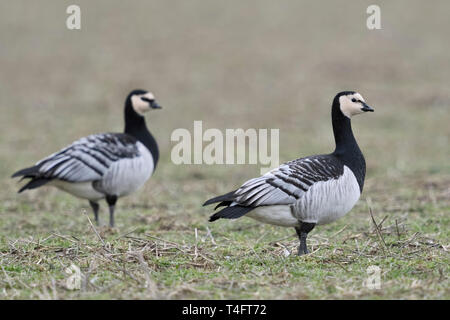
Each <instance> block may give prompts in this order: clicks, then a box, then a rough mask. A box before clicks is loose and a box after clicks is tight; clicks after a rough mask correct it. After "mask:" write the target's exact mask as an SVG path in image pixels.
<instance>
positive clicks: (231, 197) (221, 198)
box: [203, 190, 236, 208]
mask: <svg viewBox="0 0 450 320" xmlns="http://www.w3.org/2000/svg"><path fill="white" fill-rule="evenodd" d="M235 192H236V190H234V191H231V192H228V193H227V194H224V195H221V196H218V197H215V198H212V199H209V200H208V201H206V202H205V203H204V204H203V206H207V205H209V204H211V203H216V202H228V201H233V200H234V193H235ZM230 203H231V202H230ZM219 206H220V205H219ZM216 208H217V207H216Z"/></svg>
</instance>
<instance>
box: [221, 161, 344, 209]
mask: <svg viewBox="0 0 450 320" xmlns="http://www.w3.org/2000/svg"><path fill="white" fill-rule="evenodd" d="M343 170H344V167H343V165H342V164H341V163H340V161H339V160H338V159H336V158H334V157H333V156H331V155H323V156H312V157H307V158H302V159H297V160H293V161H290V162H287V163H285V164H283V165H281V166H280V167H278V168H276V169H274V170H272V171H270V172H268V173H266V174H265V175H263V176H261V177H258V178H254V179H251V180H249V181H247V182H246V183H244V184H243V185H242V186H241V187H240V188H239V189H238V190H236V191H235V192H234V193H233V194H232V195H231V196H230V197H229V199H228V201H231V202H232V203H233V204H232V205H239V206H248V207H258V206H267V205H283V204H285V205H288V204H293V203H295V202H296V201H297V200H298V199H300V198H301V197H302V196H303V195H304V194H305V193H306V192H307V191H308V190H309V188H310V187H311V186H312V185H313V184H315V183H317V182H319V181H328V180H331V179H337V178H339V177H340V176H341V175H342V174H343ZM230 204H231V203H230Z"/></svg>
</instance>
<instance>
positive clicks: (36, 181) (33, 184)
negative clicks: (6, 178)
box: [11, 165, 51, 193]
mask: <svg viewBox="0 0 450 320" xmlns="http://www.w3.org/2000/svg"><path fill="white" fill-rule="evenodd" d="M39 168H40V166H39V165H37V166H33V167H29V168H25V169H22V170H19V171H17V172H16V173H14V174H13V175H12V176H11V178H16V177H22V179H25V178H31V180H30V181H28V183H27V184H26V185H24V186H23V187H22V188H20V190H19V193H21V192H22V191H24V190H27V189H36V188H39V187H40V186H42V185H44V184H46V183H47V182H49V181H50V180H51V179H49V178H42V177H39Z"/></svg>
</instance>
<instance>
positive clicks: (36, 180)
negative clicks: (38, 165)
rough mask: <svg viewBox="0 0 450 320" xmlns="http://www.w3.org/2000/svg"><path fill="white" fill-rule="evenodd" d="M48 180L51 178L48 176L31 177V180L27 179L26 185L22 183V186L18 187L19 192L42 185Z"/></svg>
mask: <svg viewBox="0 0 450 320" xmlns="http://www.w3.org/2000/svg"><path fill="white" fill-rule="evenodd" d="M50 180H52V179H48V178H32V179H31V181H28V183H27V184H26V185H24V186H23V187H22V188H20V190H19V193H21V192H22V191H25V190H27V189H36V188H39V187H40V186H43V185H44V184H46V183H47V182H49V181H50Z"/></svg>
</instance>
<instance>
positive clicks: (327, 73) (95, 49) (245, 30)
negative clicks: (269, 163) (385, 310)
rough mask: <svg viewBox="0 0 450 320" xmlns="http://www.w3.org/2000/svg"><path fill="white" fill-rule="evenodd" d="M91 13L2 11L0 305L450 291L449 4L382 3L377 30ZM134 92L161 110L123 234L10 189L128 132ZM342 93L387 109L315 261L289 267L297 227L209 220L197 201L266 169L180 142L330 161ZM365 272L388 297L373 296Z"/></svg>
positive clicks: (311, 19)
mask: <svg viewBox="0 0 450 320" xmlns="http://www.w3.org/2000/svg"><path fill="white" fill-rule="evenodd" d="M102 3H103V6H102V5H101V4H102ZM78 4H79V5H80V6H81V8H82V17H83V19H84V20H83V22H82V30H81V31H77V32H72V31H68V30H67V29H65V27H64V19H65V17H66V16H65V9H66V6H65V4H64V3H63V2H61V3H60V2H58V3H56V2H54V1H53V2H50V1H48V2H47V5H46V6H45V9H44V4H42V2H39V4H32V3H29V1H27V2H25V1H15V2H14V4H12V3H8V8H0V43H2V44H6V45H4V46H2V49H1V50H0V69H1V70H2V72H0V84H1V85H0V115H1V116H0V164H1V166H0V182H1V186H2V188H1V190H0V299H158V298H160V299H188V298H192V299H242V298H251V299H263V298H267V299H346V298H349V299H414V298H417V299H449V298H450V292H449V291H450V290H449V288H450V286H449V279H448V276H449V265H450V263H449V262H450V261H449V253H448V250H449V226H450V221H449V213H450V190H449V185H450V164H449V159H450V147H449V146H450V140H449V137H450V126H449V125H448V115H449V109H450V96H449V91H448V83H449V82H450V77H449V75H450V72H449V70H450V64H449V63H450V62H449V59H448V52H449V51H450V42H449V41H448V39H447V33H446V32H445V30H448V29H449V28H450V20H449V19H448V17H447V16H446V13H447V12H448V9H449V5H448V2H446V1H441V2H438V1H436V3H434V4H433V6H432V7H430V6H429V5H428V4H427V3H424V2H422V1H396V2H395V3H391V2H389V3H388V2H386V3H384V2H383V4H382V19H383V20H382V27H383V29H382V30H379V31H368V30H367V29H366V28H365V17H366V16H365V10H366V8H367V6H368V5H369V4H372V3H371V2H367V3H364V2H361V1H357V2H356V1H355V2H353V3H345V4H343V3H340V4H339V5H338V4H329V5H327V6H324V5H323V4H318V3H317V2H314V1H286V2H283V3H279V2H277V3H275V2H273V1H254V2H250V3H249V2H247V1H245V2H237V1H236V2H234V3H233V5H231V4H230V3H228V2H221V1H207V2H205V1H200V0H199V1H194V0H193V1H189V3H188V2H186V1H178V2H177V3H176V5H173V4H167V3H166V2H163V1H155V2H148V1H142V2H139V1H134V2H133V4H128V3H127V5H126V6H125V5H123V4H122V2H120V1H116V2H113V1H107V2H106V1H105V2H101V1H99V2H96V3H95V5H94V4H92V2H88V1H79V2H78ZM1 6H2V5H0V7H1ZM406 7H407V8H408V10H409V11H408V13H407V14H405V8H406ZM423 12H427V14H423ZM430 16H433V17H434V18H433V19H432V20H430V19H429V18H428V17H430ZM249 17H251V19H249ZM349 17H351V18H349ZM134 88H144V89H149V90H151V91H153V92H154V93H155V95H156V97H157V99H158V100H159V101H160V103H161V105H163V108H164V109H162V110H159V111H157V112H152V113H150V114H149V115H148V122H149V127H150V128H151V130H152V132H154V134H155V136H156V138H157V140H158V143H159V146H160V150H161V160H160V163H159V164H158V168H157V170H156V172H155V175H154V176H153V177H152V179H151V180H150V181H149V182H148V183H147V184H146V185H145V187H144V188H143V189H142V190H140V191H139V192H137V193H136V194H134V195H132V196H130V197H128V198H124V199H120V200H119V202H118V205H117V211H116V212H117V213H116V224H117V227H116V229H113V230H109V229H108V228H105V227H100V228H98V229H95V230H94V229H93V228H92V227H91V225H90V223H89V220H88V217H89V218H90V219H93V217H92V214H91V212H90V208H89V205H88V203H87V202H86V201H80V200H78V199H75V198H73V197H71V196H69V195H67V194H65V193H63V192H60V191H57V190H56V189H52V188H50V187H43V188H40V189H38V190H33V191H30V192H25V193H23V194H20V195H18V194H17V193H16V191H17V190H18V188H19V184H18V183H17V182H16V181H13V180H11V179H10V178H9V177H10V175H11V174H12V173H13V172H14V171H16V170H18V169H20V168H23V167H25V166H28V165H31V164H32V163H34V162H35V161H37V160H39V159H40V158H42V157H44V156H46V155H48V154H50V153H52V152H54V151H56V150H58V149H59V148H61V147H63V146H65V145H66V144H68V143H70V142H71V141H73V140H75V139H77V138H79V137H82V136H84V135H87V134H90V133H96V132H107V131H120V130H122V127H123V123H122V103H123V100H124V98H125V95H126V94H127V93H128V92H129V91H130V90H131V89H134ZM347 89H355V90H358V91H360V92H361V93H362V95H363V96H364V97H365V98H366V100H367V102H368V103H369V104H370V105H372V106H373V107H374V108H375V112H374V113H373V114H369V115H362V116H358V117H355V119H354V121H353V127H354V131H355V134H356V136H357V139H358V142H359V144H360V147H361V149H362V150H363V152H364V154H365V157H366V161H367V177H366V183H365V187H364V192H363V195H362V198H361V200H360V201H359V202H358V204H357V205H356V207H355V208H354V209H353V210H352V211H351V212H350V213H349V214H348V215H347V216H345V217H344V218H342V219H340V220H338V221H336V222H335V223H333V224H330V225H325V226H320V227H316V228H315V229H314V230H313V231H312V232H311V234H310V236H309V238H308V245H309V247H310V249H312V253H311V254H309V255H307V256H303V257H297V256H296V255H295V253H296V250H297V245H298V240H297V239H296V236H295V232H294V230H291V229H284V228H280V227H274V226H269V225H262V224H259V223H257V222H256V221H253V220H251V219H249V218H242V219H239V220H236V221H222V220H220V221H217V222H215V223H208V222H207V219H208V217H209V215H210V214H211V213H212V208H202V207H201V204H202V203H203V202H204V201H205V200H207V199H209V198H210V197H212V196H214V195H218V194H221V193H224V192H227V191H230V190H231V189H232V188H236V187H237V186H239V185H240V184H241V183H242V182H243V181H245V180H246V179H249V178H252V177H255V176H256V175H258V174H259V167H258V166H238V165H230V166H206V165H204V166H200V165H195V166H194V165H192V166H187V165H186V166H183V165H182V166H176V165H174V164H173V163H172V162H171V161H170V151H171V147H172V144H171V143H170V134H171V133H172V131H173V130H174V129H176V128H188V129H190V130H192V127H193V122H194V120H203V122H204V123H203V126H204V128H205V129H206V128H218V129H222V130H223V129H225V128H244V129H246V128H279V129H280V157H281V159H280V160H281V161H282V162H284V161H287V160H291V159H295V158H297V157H299V156H306V155H309V154H316V153H325V152H329V151H331V149H332V148H333V138H332V131H331V128H330V119H329V113H330V109H329V108H330V107H329V106H330V104H331V99H332V97H333V96H334V94H336V92H338V91H341V90H347ZM369 205H370V208H371V209H372V213H373V217H374V219H375V221H376V223H377V225H378V231H377V229H376V228H375V225H374V223H373V222H372V219H371V215H370V213H369ZM84 212H87V215H86V214H84ZM101 218H102V219H103V222H104V223H105V222H107V220H106V219H107V213H106V206H105V204H102V212H101ZM96 231H97V232H98V235H97V233H96ZM72 264H73V265H76V266H78V267H79V268H80V269H81V272H82V274H83V281H82V285H81V288H80V289H79V290H69V289H68V288H67V279H68V277H69V275H68V274H67V273H66V272H65V270H66V269H67V268H68V267H70V266H71V265H72ZM370 266H378V267H379V268H380V269H381V288H380V289H379V290H371V289H369V288H367V287H366V286H365V285H364V281H366V279H367V276H368V275H367V268H368V267H370Z"/></svg>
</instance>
